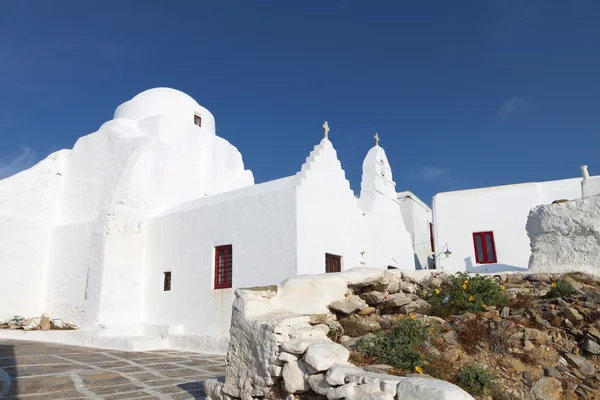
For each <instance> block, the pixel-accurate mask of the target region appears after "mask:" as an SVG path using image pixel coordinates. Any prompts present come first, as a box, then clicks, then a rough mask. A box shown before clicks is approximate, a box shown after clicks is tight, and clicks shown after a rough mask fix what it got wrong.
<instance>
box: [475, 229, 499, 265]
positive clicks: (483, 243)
mask: <svg viewBox="0 0 600 400" xmlns="http://www.w3.org/2000/svg"><path fill="white" fill-rule="evenodd" d="M488 235H489V236H490V238H491V240H490V243H491V244H492V255H493V256H494V259H493V260H490V259H489V257H488V254H489V252H488V248H487V243H486V240H485V239H486V236H488ZM478 236H479V237H481V246H482V247H483V248H482V250H483V259H480V258H479V252H478V251H477V237H478ZM473 249H474V250H475V262H476V263H477V264H497V263H498V257H497V256H496V242H495V240H494V232H492V231H486V232H473Z"/></svg>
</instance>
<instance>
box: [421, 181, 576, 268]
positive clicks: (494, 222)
mask: <svg viewBox="0 0 600 400" xmlns="http://www.w3.org/2000/svg"><path fill="white" fill-rule="evenodd" d="M580 196H581V178H574V179H565V180H559V181H550V182H542V183H524V184H517V185H506V186H497V187H490V188H483V189H474V190H463V191H456V192H447V193H440V194H437V195H436V196H434V198H433V214H434V232H435V240H434V241H435V252H436V254H438V253H440V252H441V251H444V250H445V248H446V246H447V248H448V249H449V250H450V251H451V252H452V255H451V256H450V257H448V258H446V257H445V256H444V255H441V256H439V257H438V258H437V260H436V262H437V265H436V267H437V268H438V269H442V270H444V271H446V272H449V273H453V272H458V271H469V272H484V271H488V272H496V271H510V270H522V269H526V268H527V266H528V263H529V256H530V247H529V238H528V237H527V232H526V230H525V225H526V223H527V216H528V214H529V211H530V210H531V208H533V207H535V206H537V205H540V204H549V203H552V202H553V201H554V200H560V199H568V200H571V199H576V198H579V197H580ZM483 231H492V232H493V233H494V240H495V245H496V256H497V260H498V263H497V264H484V265H479V264H477V263H476V261H475V254H474V251H475V250H474V245H473V233H474V232H483Z"/></svg>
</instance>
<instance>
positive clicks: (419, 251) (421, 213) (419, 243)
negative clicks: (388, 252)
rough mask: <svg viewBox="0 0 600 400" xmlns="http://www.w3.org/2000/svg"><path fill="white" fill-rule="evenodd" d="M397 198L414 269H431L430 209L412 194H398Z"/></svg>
mask: <svg viewBox="0 0 600 400" xmlns="http://www.w3.org/2000/svg"><path fill="white" fill-rule="evenodd" d="M397 196H398V197H397V198H398V201H399V202H400V210H401V211H402V217H403V219H404V226H405V227H406V230H407V231H408V233H410V236H411V239H412V243H413V252H414V257H415V267H416V268H417V269H432V268H433V223H432V221H433V214H432V212H431V208H429V206H428V205H427V204H425V203H423V202H422V201H421V199H419V198H418V197H417V196H416V195H415V194H414V193H412V192H409V191H406V192H400V193H398V195H397Z"/></svg>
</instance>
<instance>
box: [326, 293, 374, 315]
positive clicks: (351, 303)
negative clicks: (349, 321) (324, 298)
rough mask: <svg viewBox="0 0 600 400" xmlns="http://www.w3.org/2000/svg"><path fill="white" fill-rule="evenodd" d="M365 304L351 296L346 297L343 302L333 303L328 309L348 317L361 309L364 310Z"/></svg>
mask: <svg viewBox="0 0 600 400" xmlns="http://www.w3.org/2000/svg"><path fill="white" fill-rule="evenodd" d="M366 306H367V303H365V301H364V300H363V299H361V298H360V297H358V296H355V295H352V296H348V297H347V298H345V299H344V300H339V301H334V302H333V303H331V304H330V305H329V308H330V309H332V310H333V311H336V312H339V313H342V314H346V315H350V314H352V313H353V312H355V311H358V310H360V309H361V308H365V307H366Z"/></svg>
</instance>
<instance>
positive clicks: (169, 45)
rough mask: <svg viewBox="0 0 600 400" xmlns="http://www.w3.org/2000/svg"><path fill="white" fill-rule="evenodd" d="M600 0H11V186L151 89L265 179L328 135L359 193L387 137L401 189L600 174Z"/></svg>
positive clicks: (5, 35) (0, 12) (0, 52)
mask: <svg viewBox="0 0 600 400" xmlns="http://www.w3.org/2000/svg"><path fill="white" fill-rule="evenodd" d="M598 21H600V2H598V1H597V0H578V1H573V2H566V1H558V0H557V1H553V0H539V1H528V0H523V1H516V0H515V1H492V0H490V1H479V0H472V1H452V2H450V1H437V2H434V1H418V2H404V1H391V0H390V1H358V0H357V1H350V0H348V1H345V0H339V1H329V0H308V1H293V0H289V1H288V0H278V1H276V0H261V1H243V0H239V1H229V0H219V1H168V2H167V1H153V0H152V1H141V0H128V1H121V0H119V1H109V0H102V1H91V0H90V1H52V2H49V1H41V0H39V1H26V0H21V1H5V2H2V4H1V6H0V135H1V146H0V176H6V175H8V174H10V173H12V172H15V171H17V170H19V169H22V168H25V167H28V166H30V165H32V164H33V163H35V162H37V161H39V160H40V159H42V158H44V157H45V156H46V155H47V154H48V153H50V152H52V151H55V150H57V149H60V148H71V147H72V146H73V144H74V143H75V141H76V140H77V138H78V137H80V136H83V135H85V134H88V133H91V132H94V131H96V130H97V129H98V128H99V127H100V125H101V124H102V123H103V122H104V121H107V120H109V119H111V118H112V114H113V112H114V109H115V108H116V107H117V106H118V105H119V104H121V103H122V102H124V101H126V100H128V99H130V98H131V97H133V96H134V95H135V94H137V93H138V92H141V91H143V90H145V89H148V88H151V87H156V86H168V87H173V88H176V89H179V90H182V91H184V92H186V93H188V94H190V95H191V96H192V97H194V98H195V99H196V100H197V101H198V102H199V103H200V104H201V105H203V106H205V107H206V108H208V109H209V110H211V112H212V113H213V114H214V115H215V117H216V120H217V134H218V135H219V136H222V137H224V138H226V139H227V140H229V141H230V142H231V143H233V144H234V145H235V146H237V147H238V149H239V150H240V151H241V152H242V155H243V157H244V162H245V164H246V167H247V168H249V169H251V170H252V171H253V172H254V175H255V178H256V181H257V182H262V181H267V180H271V179H275V178H279V177H283V176H288V175H291V174H293V173H295V172H296V171H297V170H298V169H299V168H300V166H301V164H302V163H303V162H304V160H305V158H306V156H307V155H308V153H309V152H310V151H311V150H312V147H313V146H314V145H315V144H317V143H318V142H319V140H320V139H321V137H322V129H321V124H322V123H323V121H324V120H325V119H326V120H328V121H329V124H330V127H331V133H330V138H331V140H332V142H333V144H334V146H335V147H336V149H337V151H338V156H339V158H340V160H341V162H342V165H343V167H344V169H345V170H346V176H347V177H348V179H349V180H350V182H351V186H352V188H353V189H354V190H355V191H358V190H360V174H361V164H362V160H363V158H364V156H365V155H366V153H367V151H368V150H369V148H370V147H371V146H372V145H373V144H374V141H373V134H374V133H375V132H378V133H379V136H380V137H381V145H382V147H384V148H385V150H386V152H387V154H388V158H389V160H390V163H391V166H392V168H393V173H394V179H395V181H396V183H397V186H396V188H397V190H398V191H402V190H411V191H413V192H415V193H416V194H417V195H418V196H419V197H421V198H422V199H423V200H424V201H426V202H430V200H431V197H432V196H433V195H434V194H435V193H437V192H441V191H448V190H456V189H467V188H475V187H483V186H492V185H501V184H509V183H517V182H527V181H543V180H552V179H562V178H569V177H576V176H579V166H580V165H582V164H584V163H587V164H588V165H589V166H590V172H591V173H592V174H595V173H597V174H600V157H599V156H598V154H599V149H600V50H599V48H600V47H599V46H600V23H598Z"/></svg>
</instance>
